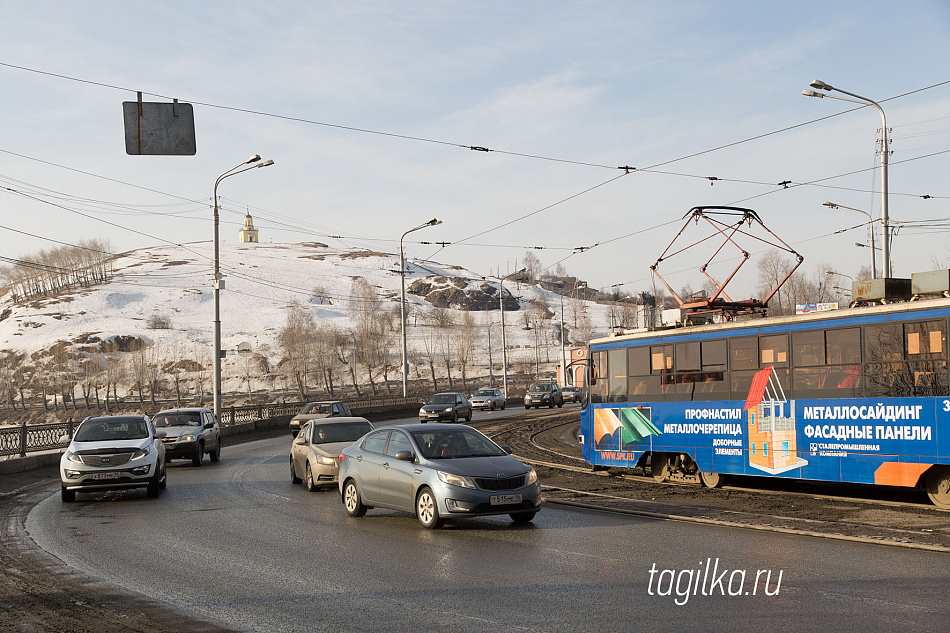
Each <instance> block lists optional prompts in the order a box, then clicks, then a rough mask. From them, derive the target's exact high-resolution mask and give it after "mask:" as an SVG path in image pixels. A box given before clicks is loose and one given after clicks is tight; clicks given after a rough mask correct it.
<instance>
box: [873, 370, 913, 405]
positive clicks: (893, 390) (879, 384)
mask: <svg viewBox="0 0 950 633" xmlns="http://www.w3.org/2000/svg"><path fill="white" fill-rule="evenodd" d="M864 383H865V395H867V397H869V398H873V397H880V396H887V397H890V398H901V397H908V396H912V395H914V376H913V375H911V374H910V368H909V367H908V366H907V363H872V364H868V365H865V366H864Z"/></svg>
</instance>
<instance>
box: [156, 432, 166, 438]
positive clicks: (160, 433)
mask: <svg viewBox="0 0 950 633" xmlns="http://www.w3.org/2000/svg"><path fill="white" fill-rule="evenodd" d="M167 435H168V433H166V432H165V431H155V439H157V440H161V439H164V438H165V437H166V436H167Z"/></svg>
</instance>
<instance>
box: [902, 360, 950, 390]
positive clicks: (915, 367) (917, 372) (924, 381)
mask: <svg viewBox="0 0 950 633" xmlns="http://www.w3.org/2000/svg"><path fill="white" fill-rule="evenodd" d="M907 365H908V368H907V369H908V375H911V376H913V380H914V387H913V390H914V395H915V396H931V397H937V396H946V395H947V393H948V390H947V389H948V382H947V363H946V361H933V360H931V361H922V362H916V363H907Z"/></svg>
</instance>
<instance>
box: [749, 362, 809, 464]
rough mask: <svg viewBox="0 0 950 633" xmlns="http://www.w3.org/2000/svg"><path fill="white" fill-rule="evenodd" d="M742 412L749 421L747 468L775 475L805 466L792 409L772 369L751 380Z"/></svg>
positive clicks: (766, 369) (763, 371) (762, 371)
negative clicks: (800, 454) (796, 435)
mask: <svg viewBox="0 0 950 633" xmlns="http://www.w3.org/2000/svg"><path fill="white" fill-rule="evenodd" d="M744 410H745V411H747V412H748V418H749V466H751V467H752V468H757V469H758V470H763V471H765V472H767V473H769V474H772V475H777V474H779V473H784V472H786V471H788V470H792V469H795V468H801V467H802V466H805V465H807V464H808V462H807V461H806V460H804V459H802V458H800V457H799V456H798V446H797V442H796V440H795V412H794V408H793V406H792V403H790V402H788V400H786V398H785V392H784V390H783V389H782V385H781V383H780V382H779V380H778V377H777V376H775V374H774V372H773V371H772V367H766V368H765V369H761V370H759V371H758V372H756V374H755V376H754V377H753V378H752V387H751V388H750V389H749V397H748V399H747V400H746V403H745V408H744ZM786 412H787V413H788V415H786Z"/></svg>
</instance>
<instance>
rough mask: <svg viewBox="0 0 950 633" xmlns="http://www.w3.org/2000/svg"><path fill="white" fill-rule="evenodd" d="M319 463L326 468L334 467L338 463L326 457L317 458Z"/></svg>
mask: <svg viewBox="0 0 950 633" xmlns="http://www.w3.org/2000/svg"><path fill="white" fill-rule="evenodd" d="M317 462H319V463H321V464H323V465H324V466H332V465H334V464H335V463H336V460H335V459H333V458H332V457H326V456H324V455H320V456H319V457H317Z"/></svg>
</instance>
